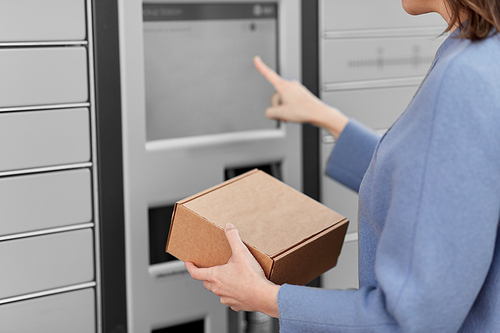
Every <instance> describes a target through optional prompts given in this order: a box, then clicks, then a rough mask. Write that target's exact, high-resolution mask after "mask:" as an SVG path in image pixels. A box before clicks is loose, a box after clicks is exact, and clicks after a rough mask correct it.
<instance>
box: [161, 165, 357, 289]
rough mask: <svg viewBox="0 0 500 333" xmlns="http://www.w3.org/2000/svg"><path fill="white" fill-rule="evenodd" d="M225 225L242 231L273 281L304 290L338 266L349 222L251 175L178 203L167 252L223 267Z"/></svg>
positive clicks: (273, 182) (228, 252)
mask: <svg viewBox="0 0 500 333" xmlns="http://www.w3.org/2000/svg"><path fill="white" fill-rule="evenodd" d="M227 223H232V224H233V225H235V226H236V227H237V228H238V230H239V233H240V237H241V239H242V240H243V242H244V243H245V245H246V246H247V247H248V248H249V249H250V251H251V253H252V254H253V255H254V257H255V258H256V259H257V261H258V262H259V263H260V265H261V266H262V269H263V270H264V273H265V274H266V276H267V278H268V279H269V280H271V281H272V282H274V283H277V284H283V283H290V284H299V285H303V284H306V283H308V282H310V281H311V280H313V279H314V278H316V277H317V276H319V275H321V274H322V273H324V272H326V271H327V270H329V269H330V268H332V267H334V266H335V265H336V264H337V258H338V256H339V254H340V250H341V248H342V244H343V242H344V236H345V234H346V232H347V226H348V223H349V221H348V220H347V219H346V218H345V217H343V216H341V215H339V214H337V213H336V212H334V211H332V210H331V209H329V208H327V207H326V206H324V205H322V204H320V203H319V202H317V201H315V200H313V199H311V198H309V197H308V196H306V195H304V194H302V193H300V192H298V191H296V190H295V189H293V188H291V187H289V186H288V185H286V184H284V183H282V182H280V181H279V180H277V179H276V178H274V177H272V176H270V175H268V174H266V173H264V172H262V171H259V170H253V171H250V172H247V173H245V174H243V175H241V176H238V177H235V178H233V179H230V180H228V181H226V182H224V183H222V184H220V185H218V186H215V187H213V188H211V189H208V190H206V191H203V192H201V193H199V194H196V195H194V196H191V197H189V198H187V199H184V200H182V201H179V202H177V203H176V205H175V208H174V213H173V215H172V223H171V225H170V232H169V236H168V242H167V248H166V250H167V252H169V253H170V254H172V255H173V256H175V257H177V258H178V259H180V260H182V261H192V262H193V263H194V264H195V265H197V266H198V267H212V266H216V265H222V264H225V263H227V261H228V260H229V258H230V257H231V248H230V246H229V243H228V242H227V239H226V236H225V233H224V228H225V225H226V224H227Z"/></svg>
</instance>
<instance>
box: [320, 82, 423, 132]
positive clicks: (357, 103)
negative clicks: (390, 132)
mask: <svg viewBox="0 0 500 333" xmlns="http://www.w3.org/2000/svg"><path fill="white" fill-rule="evenodd" d="M417 88H418V87H417V86H410V87H391V88H376V89H359V90H346V91H333V92H324V93H323V100H324V101H325V103H327V104H330V105H333V106H335V107H336V108H338V109H339V110H342V112H344V113H345V114H346V115H347V116H349V117H352V118H355V119H357V120H359V121H361V122H362V123H363V124H365V125H366V126H368V127H370V128H373V129H387V128H389V127H390V126H391V125H392V124H393V123H394V121H396V119H397V118H398V117H399V115H400V114H401V113H403V111H404V110H405V109H406V107H407V106H408V104H409V103H410V101H411V99H412V98H413V95H414V94H415V92H416V91H417Z"/></svg>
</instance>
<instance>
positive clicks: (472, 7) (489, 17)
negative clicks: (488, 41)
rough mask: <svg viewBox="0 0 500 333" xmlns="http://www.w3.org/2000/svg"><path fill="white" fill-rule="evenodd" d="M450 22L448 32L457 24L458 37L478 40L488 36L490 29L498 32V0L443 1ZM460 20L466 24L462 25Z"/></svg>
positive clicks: (499, 0) (499, 23)
mask: <svg viewBox="0 0 500 333" xmlns="http://www.w3.org/2000/svg"><path fill="white" fill-rule="evenodd" d="M445 1H446V5H447V7H448V10H449V14H450V17H451V20H450V22H449V24H448V29H447V31H449V30H450V29H451V28H452V27H453V26H455V25H457V24H458V28H459V29H460V36H461V37H463V38H467V39H470V40H480V39H484V38H486V37H487V36H488V34H489V33H490V31H491V28H495V30H496V32H500V0H445ZM462 18H465V19H467V23H466V24H465V25H464V24H462V20H461V19H462Z"/></svg>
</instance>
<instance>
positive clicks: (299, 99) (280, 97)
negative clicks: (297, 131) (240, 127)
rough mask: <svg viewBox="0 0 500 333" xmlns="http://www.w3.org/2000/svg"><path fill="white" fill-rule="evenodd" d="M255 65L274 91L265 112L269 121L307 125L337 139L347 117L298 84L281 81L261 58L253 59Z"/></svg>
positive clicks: (296, 82)
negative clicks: (323, 130) (269, 105)
mask: <svg viewBox="0 0 500 333" xmlns="http://www.w3.org/2000/svg"><path fill="white" fill-rule="evenodd" d="M254 64H255V67H257V69H258V70H259V72H260V73H261V74H262V75H264V76H265V77H266V78H267V80H268V81H269V82H271V84H272V85H273V86H274V88H275V89H276V93H275V94H274V95H273V97H272V98H271V107H269V108H268V109H267V110H266V116H267V117H268V118H270V119H277V120H283V121H292V122H296V123H310V124H313V125H315V126H319V127H323V128H325V129H327V130H329V131H330V132H331V133H332V134H333V136H335V137H336V138H337V137H338V136H339V135H340V133H341V132H342V131H343V130H344V127H345V125H346V124H347V123H348V121H349V118H347V117H346V116H345V115H344V114H343V113H341V112H340V111H339V110H337V109H334V108H332V107H330V106H328V105H326V104H325V103H323V102H322V101H321V100H320V99H319V98H317V97H316V96H314V95H313V94H312V93H311V92H310V91H309V90H307V89H306V87H304V86H303V85H302V84H301V83H300V82H298V81H288V80H285V79H283V78H282V77H281V76H279V75H278V74H277V73H276V72H275V71H273V70H272V69H271V68H269V67H268V66H267V65H266V64H264V62H262V60H261V59H260V57H255V58H254Z"/></svg>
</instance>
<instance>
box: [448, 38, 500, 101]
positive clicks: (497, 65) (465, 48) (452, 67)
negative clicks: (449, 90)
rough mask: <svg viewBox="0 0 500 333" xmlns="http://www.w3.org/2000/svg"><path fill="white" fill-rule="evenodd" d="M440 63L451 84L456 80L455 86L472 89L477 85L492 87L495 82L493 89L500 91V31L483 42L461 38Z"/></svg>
mask: <svg viewBox="0 0 500 333" xmlns="http://www.w3.org/2000/svg"><path fill="white" fill-rule="evenodd" d="M439 65H440V66H439V67H440V68H441V71H442V76H443V79H444V80H447V81H448V82H447V83H448V84H450V83H451V82H450V80H453V81H452V82H453V83H454V84H453V86H455V84H456V85H457V86H467V87H469V88H471V87H472V86H473V85H479V86H481V87H484V85H486V86H490V87H491V84H493V83H495V84H494V87H491V88H496V89H497V93H500V85H498V84H497V82H498V79H499V77H500V34H493V33H492V34H491V35H490V36H489V37H487V38H485V39H483V40H479V41H470V40H465V39H459V40H457V41H456V42H455V45H454V47H452V48H451V50H449V52H447V53H446V55H445V56H443V58H442V59H441V61H440V64H439Z"/></svg>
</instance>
